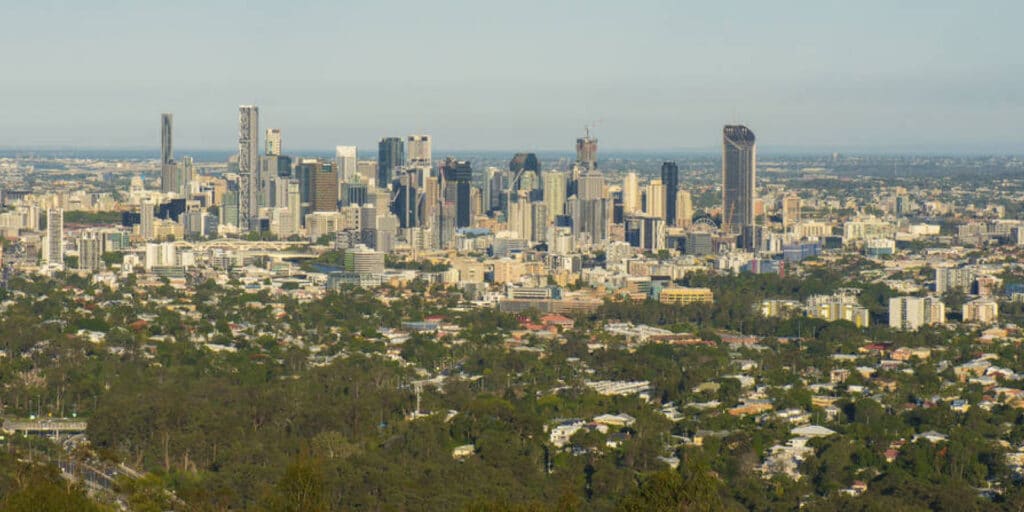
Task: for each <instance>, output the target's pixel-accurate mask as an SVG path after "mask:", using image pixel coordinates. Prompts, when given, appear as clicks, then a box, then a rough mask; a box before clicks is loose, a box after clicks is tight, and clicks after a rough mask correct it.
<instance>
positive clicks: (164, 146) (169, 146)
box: [160, 112, 178, 194]
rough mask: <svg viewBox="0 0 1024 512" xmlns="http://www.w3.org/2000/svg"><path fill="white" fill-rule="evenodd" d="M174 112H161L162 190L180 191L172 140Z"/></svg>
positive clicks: (166, 191)
mask: <svg viewBox="0 0 1024 512" xmlns="http://www.w3.org/2000/svg"><path fill="white" fill-rule="evenodd" d="M173 125H174V114H170V113H166V112H165V113H163V114H160V192H162V193H164V194H168V193H171V192H174V193H177V192H178V186H177V185H178V179H177V178H178V166H177V165H175V163H174V145H173V142H172V139H171V137H172V135H173Z"/></svg>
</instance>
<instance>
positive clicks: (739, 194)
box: [722, 125, 757, 247]
mask: <svg viewBox="0 0 1024 512" xmlns="http://www.w3.org/2000/svg"><path fill="white" fill-rule="evenodd" d="M756 179H757V148H756V145H755V139H754V132H752V131H750V129H749V128H747V127H746V126H741V125H735V126H733V125H729V126H726V127H725V128H724V129H723V130H722V229H723V231H725V232H726V233H731V234H742V235H744V238H747V232H746V231H747V228H753V226H754V193H755V184H756ZM751 242H752V241H751V240H744V245H745V246H747V247H750V246H751V245H752V243H751Z"/></svg>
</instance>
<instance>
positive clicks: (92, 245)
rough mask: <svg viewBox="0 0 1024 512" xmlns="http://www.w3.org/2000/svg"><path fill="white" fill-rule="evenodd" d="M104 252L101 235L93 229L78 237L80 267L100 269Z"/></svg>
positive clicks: (83, 268) (81, 268) (80, 268)
mask: <svg viewBox="0 0 1024 512" xmlns="http://www.w3.org/2000/svg"><path fill="white" fill-rule="evenodd" d="M102 253H103V244H102V240H101V239H100V237H99V236H97V235H96V233H95V232H93V231H86V232H85V233H82V236H81V237H80V238H79V239H78V269H79V270H98V269H99V268H101V267H100V262H101V261H102V260H101V259H100V255H101V254H102Z"/></svg>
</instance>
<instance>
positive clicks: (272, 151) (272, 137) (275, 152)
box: [266, 128, 281, 156]
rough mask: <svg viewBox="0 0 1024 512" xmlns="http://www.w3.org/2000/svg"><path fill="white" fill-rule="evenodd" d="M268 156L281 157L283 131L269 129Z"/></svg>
mask: <svg viewBox="0 0 1024 512" xmlns="http://www.w3.org/2000/svg"><path fill="white" fill-rule="evenodd" d="M266 137H267V140H266V146H267V147H266V154H267V156H281V129H280V128H267V136H266Z"/></svg>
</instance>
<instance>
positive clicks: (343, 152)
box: [334, 146, 358, 184]
mask: <svg viewBox="0 0 1024 512" xmlns="http://www.w3.org/2000/svg"><path fill="white" fill-rule="evenodd" d="M356 153H357V151H356V147H355V146H335V147H334V164H335V166H337V168H338V181H339V184H340V183H354V182H355V181H357V177H358V170H357V169H356V164H357V163H358V159H357V157H356Z"/></svg>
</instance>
